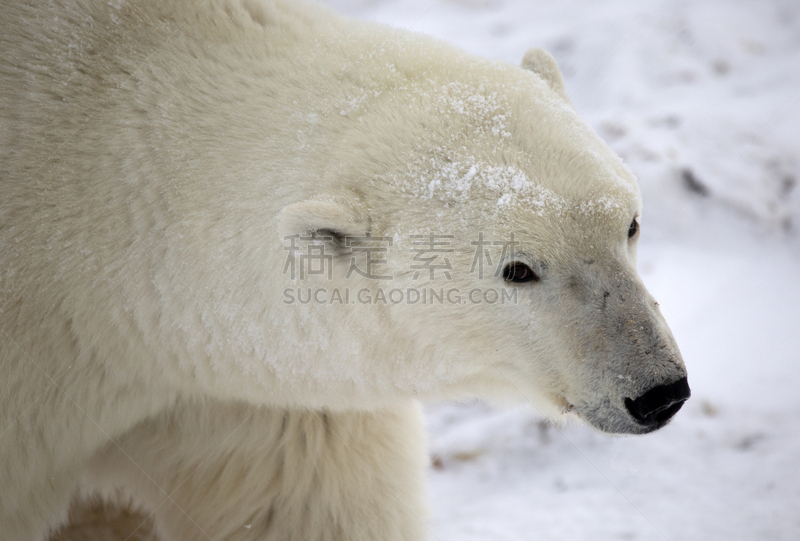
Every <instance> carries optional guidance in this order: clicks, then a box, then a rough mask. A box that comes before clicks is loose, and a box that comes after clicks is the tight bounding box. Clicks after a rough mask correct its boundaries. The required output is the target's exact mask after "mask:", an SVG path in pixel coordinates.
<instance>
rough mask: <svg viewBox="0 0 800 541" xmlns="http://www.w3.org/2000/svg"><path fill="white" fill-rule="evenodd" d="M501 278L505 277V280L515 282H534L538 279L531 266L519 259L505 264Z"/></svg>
mask: <svg viewBox="0 0 800 541" xmlns="http://www.w3.org/2000/svg"><path fill="white" fill-rule="evenodd" d="M503 278H505V280H506V281H507V282H514V283H516V284H521V283H524V282H535V281H538V280H539V277H538V276H536V273H535V272H533V269H532V268H530V267H529V266H528V265H526V264H525V263H520V262H519V261H516V262H514V263H509V264H508V265H506V266H505V268H504V269H503Z"/></svg>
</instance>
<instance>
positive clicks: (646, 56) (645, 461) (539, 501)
mask: <svg viewBox="0 0 800 541" xmlns="http://www.w3.org/2000/svg"><path fill="white" fill-rule="evenodd" d="M327 3H328V4H330V5H332V6H333V7H335V8H336V9H337V10H338V11H340V12H342V13H345V14H349V15H353V16H356V17H360V18H365V19H373V20H378V21H382V22H385V23H389V24H392V25H395V26H401V27H405V28H410V29H411V30H413V31H419V32H426V33H430V34H433V35H436V36H439V37H441V38H443V39H446V40H448V41H450V42H453V43H455V44H457V45H460V46H461V47H463V48H465V49H467V50H469V51H471V52H474V53H478V54H481V55H483V56H487V57H490V58H497V59H500V60H504V61H508V62H513V63H518V62H519V61H520V60H521V58H522V55H523V54H524V52H525V50H526V49H528V48H529V47H532V46H544V47H545V48H547V49H549V50H550V51H551V52H552V53H553V54H554V56H555V57H556V59H557V60H558V62H559V64H560V65H561V67H562V70H563V72H564V76H565V80H566V86H567V91H568V93H569V94H570V96H571V99H572V101H573V103H574V105H575V107H576V108H577V110H578V111H579V112H580V113H581V114H582V115H583V116H584V117H585V118H586V119H588V120H589V122H590V123H591V124H592V125H593V126H594V127H595V128H596V129H597V131H598V133H599V134H600V135H601V136H603V137H604V138H605V139H606V141H608V143H609V144H610V145H611V146H612V148H614V150H616V151H617V152H618V153H619V154H620V155H622V156H623V157H624V158H625V159H626V161H627V162H628V164H629V166H630V167H631V168H632V169H633V171H634V172H635V173H636V174H637V176H638V177H639V181H640V184H641V187H642V192H643V196H644V200H645V213H644V220H643V236H642V240H641V244H640V252H639V268H640V272H641V275H642V277H643V279H644V281H645V283H646V284H647V285H648V287H649V289H650V291H651V292H652V293H653V294H654V296H655V297H656V298H657V299H658V300H659V302H660V304H661V308H662V311H663V313H664V315H665V316H666V318H667V321H668V322H669V323H670V325H671V327H672V330H673V332H674V334H675V337H676V339H677V340H678V343H679V344H680V346H681V349H682V352H683V354H684V358H685V361H686V364H687V367H688V370H689V381H690V384H691V386H692V391H693V398H692V399H691V400H690V401H689V402H688V403H687V405H686V406H685V407H684V409H683V410H682V411H681V412H680V413H679V414H678V415H677V417H676V418H675V420H674V421H673V422H672V424H670V425H669V426H668V427H667V428H665V429H663V430H661V431H659V432H657V433H655V434H651V435H648V436H644V437H609V436H605V435H600V434H596V433H594V432H593V431H592V430H590V429H589V428H587V427H583V426H574V425H573V426H568V427H566V428H557V427H552V426H548V425H547V424H546V423H543V422H542V420H541V417H540V416H539V415H538V414H537V412H536V411H535V410H533V409H532V407H531V408H525V407H520V408H519V409H514V410H494V409H492V408H490V407H488V406H486V405H483V404H480V403H476V404H471V405H432V406H430V407H429V409H428V413H429V429H430V430H429V431H430V439H431V451H432V453H433V458H434V460H433V463H432V466H431V469H430V471H429V474H428V477H429V479H430V484H431V499H432V503H433V506H434V517H433V521H432V524H431V531H432V534H433V537H434V538H435V539H438V540H441V541H446V540H452V541H472V540H475V541H477V540H481V541H484V540H492V541H498V540H522V539H526V540H527V539H547V540H549V539H552V540H564V539H592V540H597V541H600V540H606V539H620V540H637V539H641V540H651V539H653V540H655V539H668V540H674V541H677V540H702V541H708V540H716V539H721V540H722V539H724V540H725V541H735V540H762V539H763V540H796V539H800V316H799V315H798V310H800V232H798V230H799V229H800V187H798V186H797V185H798V183H800V3H798V2H797V1H796V0H751V1H745V0H742V1H732V0H704V1H700V0H695V1H689V0H643V1H639V2H633V1H632V0H629V1H625V0H596V1H590V0H563V1H560V2H553V1H545V0H449V1H447V0H439V1H433V0H403V1H402V2H401V1H400V0H329V1H328V2H327Z"/></svg>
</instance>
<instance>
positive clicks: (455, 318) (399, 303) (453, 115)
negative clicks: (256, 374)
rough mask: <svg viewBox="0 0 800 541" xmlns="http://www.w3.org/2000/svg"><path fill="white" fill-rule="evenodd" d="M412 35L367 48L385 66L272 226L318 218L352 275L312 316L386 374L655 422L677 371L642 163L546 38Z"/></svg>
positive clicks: (395, 382) (679, 389)
mask: <svg viewBox="0 0 800 541" xmlns="http://www.w3.org/2000/svg"><path fill="white" fill-rule="evenodd" d="M405 45H406V47H405V50H404V51H403V52H402V54H401V53H392V49H391V48H390V47H387V51H388V52H385V53H384V56H382V57H380V59H379V60H371V61H372V62H374V63H375V66H372V67H370V70H371V71H372V72H373V73H379V74H380V76H375V78H374V79H373V80H372V82H371V84H373V91H372V92H371V93H365V96H366V97H365V98H364V99H363V100H362V101H360V102H359V101H358V100H356V102H355V105H354V109H352V110H347V111H344V110H343V111H341V116H343V117H348V116H349V117H352V118H351V119H348V120H343V121H342V122H345V124H344V125H345V126H348V127H347V128H343V129H342V130H341V131H340V132H339V139H338V140H337V141H336V145H335V148H334V150H333V151H331V152H330V156H331V163H332V164H334V165H332V166H331V168H330V169H329V174H328V175H327V178H326V181H325V183H324V184H318V185H316V186H315V188H314V190H313V193H312V194H310V197H308V198H307V199H306V200H302V201H298V202H295V203H293V204H291V205H288V206H287V207H286V208H285V209H284V211H283V214H282V216H281V233H282V234H283V235H284V238H287V237H288V236H289V235H290V234H292V233H296V234H297V235H298V237H299V238H306V239H309V238H313V239H314V240H313V244H318V245H320V246H321V247H322V248H323V249H327V253H328V254H332V258H331V265H332V266H333V272H332V274H333V276H334V278H333V281H334V284H335V286H337V287H344V286H348V289H349V295H350V298H349V300H348V301H347V302H345V303H344V304H345V306H342V307H340V309H335V308H336V307H326V308H325V309H324V312H325V314H326V316H325V317H328V318H330V320H329V321H328V322H327V323H320V324H321V325H324V324H329V325H339V326H342V325H351V326H352V327H351V329H352V328H356V327H357V328H358V329H360V330H361V331H362V332H360V333H353V334H351V341H350V344H351V348H352V350H353V351H355V350H357V351H359V352H362V353H363V352H364V351H369V352H370V355H372V356H374V357H380V358H381V359H382V360H381V362H380V365H381V366H382V367H384V369H385V370H384V374H385V376H386V380H385V381H384V385H385V388H386V389H387V391H386V392H389V391H388V389H391V390H392V391H396V390H398V389H400V390H403V391H410V392H412V393H414V394H417V395H418V396H423V397H425V396H442V395H444V396H448V397H455V398H460V397H465V396H471V395H473V396H474V395H479V396H484V397H489V398H494V399H499V400H510V399H524V400H529V401H531V402H532V403H534V404H535V405H536V406H537V407H538V408H539V409H540V410H542V411H545V412H547V413H549V414H550V415H552V416H556V417H557V416H560V415H563V414H564V413H571V414H576V415H577V416H578V417H580V418H582V419H584V420H585V421H587V422H588V423H589V424H591V425H592V426H594V427H596V428H597V429H599V430H602V431H606V432H614V433H645V432H649V431H652V430H655V429H657V428H659V427H661V426H663V425H664V424H665V423H666V422H667V421H668V420H669V419H670V418H671V417H672V415H673V414H674V413H675V412H676V411H677V410H678V409H679V408H680V407H681V405H682V403H683V402H684V401H685V400H686V399H687V398H688V397H689V387H688V385H687V379H686V370H685V367H684V364H683V361H682V359H681V355H680V353H679V351H678V347H677V345H676V343H675V340H674V339H673V337H672V334H671V332H670V330H669V328H668V326H667V324H666V322H665V321H664V318H663V317H662V315H661V313H660V312H659V308H658V303H657V302H655V300H654V299H653V298H652V297H651V296H650V294H649V293H648V292H647V290H646V289H645V287H644V285H643V284H642V281H641V280H640V278H639V277H638V275H637V273H636V246H637V243H638V241H639V235H640V226H641V224H642V208H641V198H640V194H639V190H638V187H637V184H636V180H635V178H634V176H633V175H632V174H631V172H630V171H629V170H628V169H627V168H626V167H625V166H624V164H623V163H622V161H621V160H620V159H619V158H618V157H617V156H615V155H614V154H613V153H612V152H611V151H610V150H609V149H608V148H607V146H606V145H605V144H604V143H603V141H602V140H601V139H600V138H599V137H598V136H597V135H596V134H595V133H594V131H593V130H592V129H591V128H590V127H588V126H587V125H586V124H585V123H584V122H583V121H581V120H580V119H579V117H578V116H577V114H576V112H575V110H574V109H573V107H572V106H571V104H570V103H569V101H568V98H567V95H566V92H565V90H564V85H563V81H562V78H561V75H560V72H559V71H558V68H557V66H556V64H555V61H554V60H553V59H552V57H551V56H550V55H549V54H548V53H546V52H544V51H543V50H541V49H535V50H532V51H530V52H529V53H528V54H527V55H526V56H525V59H524V60H523V68H526V69H519V68H517V67H513V66H508V65H504V64H501V63H496V62H488V61H480V60H477V59H474V58H472V57H470V58H466V59H465V58H464V57H463V56H459V55H456V54H454V53H452V52H451V51H450V49H448V48H447V47H446V46H444V45H435V46H436V47H440V48H441V50H437V51H435V52H434V53H431V52H430V51H428V52H427V54H422V53H421V52H419V54H417V55H416V56H415V62H414V63H413V64H412V63H409V62H408V60H407V58H408V56H409V51H408V50H407V49H408V48H409V47H412V45H411V44H405ZM428 45H429V46H430V43H428ZM400 48H402V47H400ZM411 56H414V55H413V54H412V55H411ZM383 65H391V66H392V69H391V70H386V69H383V68H380V66H383ZM365 69H366V68H365ZM348 121H349V122H350V123H349V124H347V123H346V122H348ZM370 265H371V266H370ZM367 266H370V268H366V267H367ZM337 274H338V275H339V276H340V277H342V276H347V278H346V280H344V281H342V280H341V279H340V280H339V281H337V278H335V276H336V275H337ZM320 279H322V278H321V277H319V278H315V277H313V276H306V277H305V278H304V280H306V281H310V282H312V283H317V285H318V282H314V280H320ZM333 289H334V288H333V287H331V285H330V282H328V288H327V293H326V294H325V295H323V297H324V298H325V299H328V298H329V297H330V291H332V290H333ZM359 292H360V293H361V296H360V297H358V294H359ZM339 295H340V296H342V295H343V293H342V292H340V293H339ZM295 300H296V299H295ZM317 300H319V299H317ZM313 304H314V303H313V302H312V303H310V304H309V305H307V306H305V307H299V306H298V307H296V308H297V310H299V311H301V312H303V311H305V312H307V313H311V312H313V311H314V310H317V311H318V312H321V311H323V309H321V308H320V307H318V306H317V307H315V306H313ZM307 313H306V316H304V317H307V315H308V314H307ZM358 335H360V336H363V338H358V337H357V336H358ZM359 341H361V342H359ZM355 343H359V344H360V345H353V344H355ZM341 362H347V361H344V360H342V361H341ZM367 364H370V363H367ZM370 366H373V369H374V363H371V364H370ZM387 381H388V383H387Z"/></svg>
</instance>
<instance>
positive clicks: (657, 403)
mask: <svg viewBox="0 0 800 541" xmlns="http://www.w3.org/2000/svg"><path fill="white" fill-rule="evenodd" d="M691 394H692V393H691V391H690V390H689V380H687V379H686V378H681V379H679V380H678V381H676V382H674V383H669V384H667V385H659V386H658V387H653V388H652V389H650V390H649V391H647V392H646V393H644V394H643V395H642V396H640V397H639V398H637V399H635V400H631V399H630V398H626V399H625V407H626V408H628V411H629V412H630V414H631V415H632V416H633V418H634V419H636V422H638V423H639V424H641V425H644V426H654V425H663V424H664V423H666V422H667V421H669V420H670V419H671V418H672V416H673V415H675V414H676V413H678V410H679V409H681V406H683V403H684V402H686V401H687V400H688V399H689V397H690V396H691Z"/></svg>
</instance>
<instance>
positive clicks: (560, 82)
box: [522, 47, 569, 102]
mask: <svg viewBox="0 0 800 541" xmlns="http://www.w3.org/2000/svg"><path fill="white" fill-rule="evenodd" d="M522 67H523V68H525V69H526V70H530V71H532V72H534V73H535V74H537V75H538V76H539V77H541V78H542V79H543V80H544V82H545V83H547V85H548V86H549V87H550V88H552V89H553V90H554V91H555V92H556V93H557V94H558V95H559V96H561V97H562V98H564V99H565V100H566V101H567V102H569V96H567V91H566V89H565V88H564V78H563V77H562V76H561V71H560V70H559V69H558V64H556V59H555V58H553V55H551V54H550V53H548V52H547V51H545V50H544V49H542V48H540V47H536V48H533V49H529V50H528V52H527V53H525V56H524V57H522Z"/></svg>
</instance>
